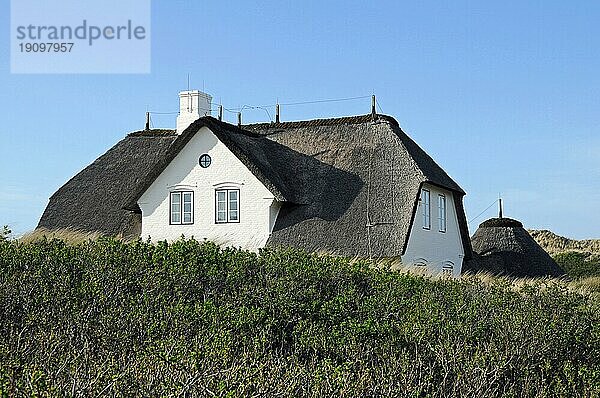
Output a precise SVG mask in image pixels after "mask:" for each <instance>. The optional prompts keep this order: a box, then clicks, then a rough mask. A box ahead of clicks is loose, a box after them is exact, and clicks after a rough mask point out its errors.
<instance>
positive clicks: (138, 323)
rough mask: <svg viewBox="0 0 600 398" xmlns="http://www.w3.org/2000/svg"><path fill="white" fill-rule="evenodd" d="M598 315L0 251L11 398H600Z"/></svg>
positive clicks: (456, 289) (171, 264) (3, 380)
mask: <svg viewBox="0 0 600 398" xmlns="http://www.w3.org/2000/svg"><path fill="white" fill-rule="evenodd" d="M599 302H600V300H599V299H598V296H597V295H594V294H588V293H586V290H585V288H584V289H583V290H582V288H581V287H580V286H579V287H575V286H572V285H569V284H568V283H566V282H562V281H552V280H528V281H513V280H509V279H504V278H492V277H489V276H471V277H465V278H461V279H460V280H454V279H433V278H425V277H421V276H415V275H410V274H407V273H405V272H399V271H393V270H391V269H390V268H389V267H387V266H382V265H381V264H375V263H372V262H369V261H365V260H356V259H344V258H336V257H332V256H327V255H311V254H307V253H304V252H301V251H297V250H284V249H281V250H272V249H268V250H263V251H261V252H260V253H251V252H246V251H241V250H236V249H223V248H220V247H218V246H217V245H214V244H212V243H207V242H200V243H199V242H196V241H193V240H181V241H178V242H175V243H172V244H167V243H164V242H163V243H158V244H150V243H146V242H142V241H135V242H123V241H120V240H116V239H108V238H98V239H95V240H91V239H88V240H86V241H82V242H78V243H65V242H64V241H63V240H59V239H56V238H50V239H48V238H40V239H37V240H31V241H28V242H26V243H25V242H20V241H17V240H3V241H0V396H11V397H12V396H34V395H35V396H75V395H83V396H98V395H108V396H114V395H118V396H256V395H259V396H260V395H263V396H274V395H277V394H278V395H281V396H332V395H334V396H348V397H355V396H369V397H370V396H406V397H449V396H478V397H495V396H506V397H517V396H518V397H541V396H552V397H556V396H565V397H573V396H582V397H586V396H587V397H596V396H599V394H600V305H599Z"/></svg>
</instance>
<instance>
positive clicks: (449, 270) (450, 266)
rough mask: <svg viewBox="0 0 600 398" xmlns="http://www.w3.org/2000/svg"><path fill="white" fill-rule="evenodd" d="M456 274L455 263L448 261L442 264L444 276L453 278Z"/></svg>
mask: <svg viewBox="0 0 600 398" xmlns="http://www.w3.org/2000/svg"><path fill="white" fill-rule="evenodd" d="M453 273H454V263H453V262H451V261H446V262H444V264H442V276H452V274H453Z"/></svg>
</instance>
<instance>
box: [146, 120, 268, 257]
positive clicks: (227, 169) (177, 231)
mask: <svg viewBox="0 0 600 398" xmlns="http://www.w3.org/2000/svg"><path fill="white" fill-rule="evenodd" d="M203 154H208V155H209V156H210V157H211V164H210V166H208V167H206V168H203V167H201V166H200V164H199V158H200V156H201V155H203ZM220 189H237V190H239V222H231V223H217V222H216V206H217V205H216V190H220ZM189 191H192V192H193V223H192V224H187V225H181V224H177V225H173V224H171V219H170V215H171V204H170V202H171V198H170V193H171V192H189ZM138 205H139V206H140V209H141V210H142V233H141V237H142V238H143V239H145V238H147V237H148V236H149V237H150V238H151V240H153V241H158V240H167V241H174V240H177V239H179V238H181V236H182V235H183V236H185V237H187V238H191V237H193V238H195V239H196V240H202V239H208V240H210V241H213V242H216V243H219V244H224V245H227V246H235V247H242V248H244V249H248V250H257V249H258V248H261V247H264V245H265V243H266V241H267V239H268V238H269V235H270V233H271V231H272V229H273V226H274V224H275V219H276V218H277V214H278V212H279V208H280V203H279V202H277V201H276V200H275V198H274V195H273V194H272V193H271V192H270V191H269V190H268V189H267V188H266V187H265V186H264V185H263V184H262V183H261V182H260V181H259V180H258V179H257V178H256V177H255V176H254V175H253V174H252V172H251V171H250V170H248V168H247V167H246V166H245V165H244V164H243V163H242V162H241V161H240V160H239V159H238V158H237V157H236V156H235V155H234V154H233V153H232V152H231V151H230V150H229V149H228V148H227V147H226V146H225V145H224V144H223V143H222V142H221V141H219V140H218V138H217V137H216V136H215V135H214V134H213V133H212V131H210V129H209V128H208V127H202V128H200V130H199V131H198V132H197V133H196V134H195V135H194V136H193V137H192V138H191V139H190V141H189V142H188V143H187V145H186V146H185V147H184V148H183V149H182V150H181V151H180V152H179V153H178V154H177V156H176V157H175V158H174V159H173V160H172V161H171V163H170V164H169V165H168V166H167V167H166V168H165V169H164V170H163V172H162V173H161V174H160V175H159V176H158V178H157V179H156V180H155V181H154V182H153V183H152V185H151V186H150V187H149V188H148V189H147V190H146V192H144V193H143V194H142V196H141V197H140V199H139V200H138Z"/></svg>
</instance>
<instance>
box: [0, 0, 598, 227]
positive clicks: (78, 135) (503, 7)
mask: <svg viewBox="0 0 600 398" xmlns="http://www.w3.org/2000/svg"><path fill="white" fill-rule="evenodd" d="M9 16H10V13H9V1H8V0H0V26H2V27H4V29H3V32H4V33H3V34H0V60H1V62H0V109H1V111H0V112H1V114H2V119H3V120H2V123H1V125H0V142H1V146H0V169H1V173H0V224H9V225H10V226H11V227H12V229H13V230H14V231H15V232H16V233H17V234H20V233H23V232H26V231H29V230H32V229H33V228H34V227H35V225H36V224H37V221H38V220H39V217H40V216H41V213H42V211H43V209H44V207H45V206H46V204H47V201H48V198H49V197H50V195H52V193H53V192H54V191H55V190H56V189H57V188H59V187H60V186H61V185H62V184H63V183H64V182H66V181H67V180H68V179H69V178H70V177H72V176H73V175H74V174H76V173H77V172H78V171H80V170H81V169H82V168H83V167H85V166H87V165H88V164H89V163H91V162H92V161H93V160H94V159H95V158H96V157H98V156H99V155H101V154H102V153H104V152H105V151H106V150H107V149H108V148H110V147H111V146H112V145H114V144H115V143H116V142H117V141H118V140H120V139H121V138H122V137H124V136H125V134H126V133H127V132H129V131H133V130H138V129H140V128H142V127H143V123H144V112H145V111H146V109H147V108H149V109H150V110H152V111H158V112H174V111H176V110H177V107H178V104H177V93H178V91H179V90H182V89H185V88H186V87H187V74H188V73H190V74H191V85H192V87H193V88H198V89H201V90H202V89H204V91H206V92H208V93H210V94H212V95H213V97H214V99H215V100H216V101H221V102H222V103H223V104H224V105H225V106H228V107H240V106H243V105H263V104H273V103H274V102H275V101H276V100H277V99H279V101H280V102H284V103H285V102H295V101H310V100H319V99H327V98H345V97H355V96H364V95H370V94H372V93H375V94H376V95H377V98H378V101H379V104H380V105H381V108H382V110H383V112H384V113H386V114H389V115H392V116H394V117H395V118H396V119H397V120H398V121H399V122H400V125H401V126H402V127H403V129H404V130H405V131H406V132H407V133H408V134H409V135H410V136H411V137H412V138H413V139H415V140H416V141H417V142H418V143H419V144H420V145H421V146H422V147H423V148H424V149H425V150H426V151H427V152H428V153H429V154H430V155H431V156H432V157H433V158H434V159H435V160H436V161H437V162H438V163H439V164H440V165H441V166H442V167H443V168H444V169H445V170H446V171H447V172H448V173H449V174H450V175H451V176H452V177H453V178H454V179H455V180H456V181H457V182H458V183H459V184H460V185H461V186H462V187H463V189H464V190H465V191H467V196H466V199H465V204H466V210H467V217H468V218H469V219H472V218H473V217H474V216H476V215H478V214H479V213H481V211H483V210H484V209H485V208H486V207H487V206H488V205H489V204H491V203H492V202H494V200H495V199H496V198H497V197H498V194H499V193H501V194H502V196H503V198H504V202H505V215H506V216H509V217H514V218H517V219H519V220H521V221H523V223H524V224H525V226H526V227H528V228H545V229H550V230H552V231H554V232H556V233H559V234H561V235H565V236H568V237H573V238H600V227H599V226H600V211H598V210H597V208H598V205H599V204H600V134H599V132H600V111H599V105H600V74H599V72H598V71H600V51H599V49H600V24H599V23H598V21H600V3H598V2H593V1H589V2H586V1H578V2H564V1H560V2H559V1H527V2H523V1H503V2H481V1H452V2H445V1H444V2H441V1H440V2H434V1H420V2H414V1H411V2H408V1H380V2H378V1H373V2H354V1H319V2H312V1H302V2H289V3H287V2H283V3H282V2H280V1H269V2H260V3H254V4H250V3H249V2H220V1H211V2H206V1H173V0H169V1H166V0H154V1H153V2H152V33H151V34H152V73H150V74H140V75H136V74H131V75H118V74H106V75H101V74H94V75H86V74H63V75H18V74H11V73H10V52H9V42H10V37H9V25H10V20H9V18H10V17H9ZM369 107H370V100H369V99H363V100H356V101H347V102H336V103H321V104H313V105H298V106H293V107H291V106H290V107H287V108H286V107H284V108H283V109H282V119H283V120H298V119H310V118H316V117H333V116H342V115H353V114H363V113H368V112H369ZM226 117H228V118H229V119H230V120H231V121H234V117H235V116H234V115H226ZM266 119H267V116H266V114H265V112H264V111H260V110H249V111H247V112H244V122H250V121H265V120H266ZM153 122H154V124H155V125H156V126H162V127H174V126H175V115H155V116H154V117H153ZM495 212H496V209H495V208H493V209H490V210H488V211H487V212H485V213H484V214H483V215H482V216H481V217H480V218H479V219H477V220H474V222H473V223H471V224H470V226H469V227H470V231H471V233H473V232H474V230H475V229H476V228H477V225H478V223H479V222H481V221H483V220H484V219H485V218H488V217H491V216H493V215H494V214H495Z"/></svg>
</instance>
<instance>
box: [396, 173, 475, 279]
mask: <svg viewBox="0 0 600 398" xmlns="http://www.w3.org/2000/svg"><path fill="white" fill-rule="evenodd" d="M423 189H427V190H429V192H430V198H431V200H430V201H431V228H430V229H425V228H423V216H422V214H423V210H422V207H421V206H422V203H421V202H419V205H418V206H417V210H416V214H415V218H414V222H413V225H412V227H411V230H410V235H409V238H408V245H407V247H406V251H405V253H404V255H403V256H402V263H403V264H406V265H414V266H417V267H424V268H426V272H427V273H428V274H432V275H437V274H440V273H441V272H442V267H443V265H444V263H445V262H451V263H452V264H453V265H454V266H453V270H452V276H455V277H459V276H460V272H461V269H462V263H463V258H464V249H463V245H462V240H461V237H460V229H459V227H458V218H457V216H456V208H455V207H454V196H453V194H452V192H450V191H448V190H445V189H441V188H438V187H436V186H433V185H429V184H423ZM439 194H442V195H445V196H446V232H440V231H439V220H438V195H439ZM419 195H420V192H419ZM417 264H425V265H421V266H418V265H417Z"/></svg>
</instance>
